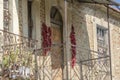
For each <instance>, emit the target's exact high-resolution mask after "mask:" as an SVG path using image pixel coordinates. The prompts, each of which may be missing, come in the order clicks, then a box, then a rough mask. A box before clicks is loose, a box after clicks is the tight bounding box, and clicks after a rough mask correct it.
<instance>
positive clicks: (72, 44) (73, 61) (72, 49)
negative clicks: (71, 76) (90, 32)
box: [70, 25, 76, 68]
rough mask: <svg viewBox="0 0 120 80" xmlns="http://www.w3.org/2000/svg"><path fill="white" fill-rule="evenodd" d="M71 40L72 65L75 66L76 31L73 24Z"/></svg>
mask: <svg viewBox="0 0 120 80" xmlns="http://www.w3.org/2000/svg"><path fill="white" fill-rule="evenodd" d="M70 41H71V53H72V61H71V62H72V63H71V66H72V68H73V67H74V65H75V63H76V39H75V32H74V27H73V25H72V28H71V33H70Z"/></svg>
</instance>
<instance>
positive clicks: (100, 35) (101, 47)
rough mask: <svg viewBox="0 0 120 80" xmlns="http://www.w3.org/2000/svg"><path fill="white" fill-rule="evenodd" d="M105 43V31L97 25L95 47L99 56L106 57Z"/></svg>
mask: <svg viewBox="0 0 120 80" xmlns="http://www.w3.org/2000/svg"><path fill="white" fill-rule="evenodd" d="M107 42H108V41H107V29H106V28H104V27H102V26H100V25H97V47H98V52H99V56H103V55H106V53H107Z"/></svg>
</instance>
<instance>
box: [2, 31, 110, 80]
mask: <svg viewBox="0 0 120 80" xmlns="http://www.w3.org/2000/svg"><path fill="white" fill-rule="evenodd" d="M0 43H1V44H0V53H1V54H0V57H1V58H0V62H1V71H0V72H1V79H2V80H4V79H5V80H6V79H17V80H18V79H20V80H24V79H28V80H38V79H40V80H58V79H60V80H63V78H64V75H66V74H67V75H68V76H67V77H68V78H69V79H75V80H91V79H92V80H93V79H98V80H101V79H103V80H110V62H109V61H110V60H109V59H110V57H109V55H102V56H99V54H98V52H97V51H93V50H90V49H86V48H84V47H81V46H76V62H75V65H74V67H73V68H72V67H71V64H72V63H71V56H70V55H71V49H69V51H70V52H69V57H68V60H67V59H66V56H65V54H66V51H65V45H66V43H64V44H52V46H51V49H50V51H48V52H47V54H44V50H45V49H48V48H45V49H43V48H41V49H37V48H36V47H37V46H36V44H37V40H32V39H29V38H27V37H23V36H20V35H17V34H14V33H10V32H8V31H4V30H0ZM69 46H71V44H69ZM63 53H64V54H63ZM64 71H65V72H64ZM103 75H104V76H103Z"/></svg>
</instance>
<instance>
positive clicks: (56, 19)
mask: <svg viewBox="0 0 120 80" xmlns="http://www.w3.org/2000/svg"><path fill="white" fill-rule="evenodd" d="M51 30H52V36H51V39H52V43H53V47H52V54H51V62H52V80H62V78H63V57H64V56H63V47H62V45H63V44H62V43H63V34H62V33H63V28H62V17H61V15H60V12H59V11H58V10H57V9H56V8H55V7H53V8H52V10H51Z"/></svg>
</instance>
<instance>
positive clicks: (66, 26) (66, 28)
mask: <svg viewBox="0 0 120 80" xmlns="http://www.w3.org/2000/svg"><path fill="white" fill-rule="evenodd" d="M64 2H65V35H66V37H65V38H66V39H65V40H66V41H65V44H66V45H65V47H66V48H65V49H66V50H65V51H66V54H65V55H66V62H65V63H66V79H65V80H69V73H68V71H69V64H68V63H69V62H68V59H69V57H68V52H69V48H67V47H68V46H69V43H68V41H69V39H68V36H69V35H68V25H67V0H64Z"/></svg>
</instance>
